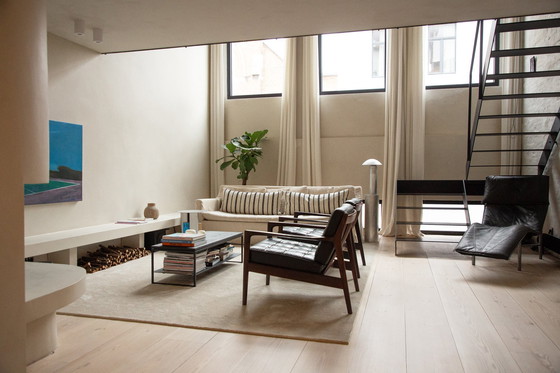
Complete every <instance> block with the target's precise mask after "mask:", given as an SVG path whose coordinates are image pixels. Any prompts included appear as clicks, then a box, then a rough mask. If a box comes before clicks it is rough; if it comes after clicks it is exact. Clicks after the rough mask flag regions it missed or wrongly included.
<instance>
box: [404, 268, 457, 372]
mask: <svg viewBox="0 0 560 373" xmlns="http://www.w3.org/2000/svg"><path fill="white" fill-rule="evenodd" d="M403 270H404V286H405V301H406V308H405V313H406V361H407V372H445V373H449V372H462V371H463V366H462V364H461V359H460V357H459V353H458V351H457V347H456V346H455V340H454V339H453V334H452V332H451V329H450V327H449V321H448V320H447V315H446V314H445V309H444V307H443V303H442V301H441V298H440V294H439V291H438V289H437V286H436V283H435V281H434V276H433V274H432V270H431V268H430V265H429V263H428V261H427V259H426V258H408V259H404V260H403Z"/></svg>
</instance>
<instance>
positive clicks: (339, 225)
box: [315, 204, 357, 264]
mask: <svg viewBox="0 0 560 373" xmlns="http://www.w3.org/2000/svg"><path fill="white" fill-rule="evenodd" d="M356 216H357V213H356V209H355V208H354V206H352V205H351V204H343V205H342V206H341V207H339V208H337V209H335V210H334V212H333V213H332V214H331V217H330V218H329V222H328V223H327V226H326V227H325V230H324V232H323V236H324V237H326V238H327V240H323V241H321V243H320V244H319V247H318V248H317V251H316V253H315V261H316V262H319V263H321V264H327V263H328V262H329V261H330V260H331V259H332V258H333V256H334V253H335V250H336V245H340V247H342V243H343V242H344V240H345V239H346V237H347V236H348V233H349V232H350V230H351V229H352V227H353V226H354V224H355V222H356Z"/></svg>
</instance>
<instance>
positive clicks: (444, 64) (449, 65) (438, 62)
mask: <svg viewBox="0 0 560 373" xmlns="http://www.w3.org/2000/svg"><path fill="white" fill-rule="evenodd" d="M456 27H457V26H456V25H455V24H454V23H453V24H450V25H437V26H428V74H454V73H455V55H456V50H455V40H456Z"/></svg>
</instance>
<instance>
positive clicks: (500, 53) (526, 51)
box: [490, 46, 560, 57]
mask: <svg viewBox="0 0 560 373" xmlns="http://www.w3.org/2000/svg"><path fill="white" fill-rule="evenodd" d="M552 53H560V46H550V47H536V48H519V49H498V50H495V51H492V53H491V54H490V55H491V56H492V57H512V56H533V55H536V54H552Z"/></svg>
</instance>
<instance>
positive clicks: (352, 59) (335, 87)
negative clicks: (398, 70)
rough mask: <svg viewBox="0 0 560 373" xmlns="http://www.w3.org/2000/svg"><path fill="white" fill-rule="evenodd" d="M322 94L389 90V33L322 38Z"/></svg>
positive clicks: (349, 34)
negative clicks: (386, 84) (387, 79)
mask: <svg viewBox="0 0 560 373" xmlns="http://www.w3.org/2000/svg"><path fill="white" fill-rule="evenodd" d="M319 57H320V59H319V61H320V62H319V63H320V72H321V77H320V78H321V93H342V92H364V91H376V90H384V89H385V31H384V30H376V31H359V32H346V33H340V34H325V35H321V36H320V56H319Z"/></svg>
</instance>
